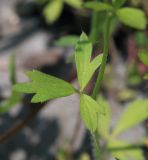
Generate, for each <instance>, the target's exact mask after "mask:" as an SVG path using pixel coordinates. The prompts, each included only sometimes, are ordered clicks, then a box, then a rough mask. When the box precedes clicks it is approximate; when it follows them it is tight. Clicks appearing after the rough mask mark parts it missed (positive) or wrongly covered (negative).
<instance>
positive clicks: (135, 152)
mask: <svg viewBox="0 0 148 160" xmlns="http://www.w3.org/2000/svg"><path fill="white" fill-rule="evenodd" d="M108 148H109V150H110V151H111V153H112V155H113V157H115V158H117V159H119V160H120V159H121V160H145V158H144V155H143V151H142V150H141V149H140V148H136V147H134V145H133V144H129V143H127V142H124V141H119V140H111V141H110V142H109V143H108Z"/></svg>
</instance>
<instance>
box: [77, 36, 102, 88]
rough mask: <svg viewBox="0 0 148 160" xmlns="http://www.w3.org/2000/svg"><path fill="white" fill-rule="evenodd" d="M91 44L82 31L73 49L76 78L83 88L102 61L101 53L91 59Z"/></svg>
mask: <svg viewBox="0 0 148 160" xmlns="http://www.w3.org/2000/svg"><path fill="white" fill-rule="evenodd" d="M91 53H92V44H91V43H90V41H89V40H88V37H87V35H86V34H85V33H82V34H81V36H80V40H79V41H78V43H77V45H76V49H75V61H76V67H77V74H78V80H79V84H80V87H81V90H83V89H84V88H85V87H86V85H87V83H88V82H89V80H90V79H91V77H92V75H93V73H94V72H95V70H96V69H97V68H98V67H99V65H100V64H101V61H102V54H101V55H99V56H97V57H96V58H95V59H94V60H92V62H91V61H90V60H91Z"/></svg>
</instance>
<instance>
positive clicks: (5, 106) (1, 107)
mask: <svg viewBox="0 0 148 160" xmlns="http://www.w3.org/2000/svg"><path fill="white" fill-rule="evenodd" d="M20 100H21V96H20V94H19V93H17V92H14V91H13V92H12V95H11V96H10V97H9V98H8V99H7V100H5V101H2V102H1V103H0V113H6V112H8V111H9V109H10V108H12V107H13V106H14V105H16V104H17V103H19V102H20Z"/></svg>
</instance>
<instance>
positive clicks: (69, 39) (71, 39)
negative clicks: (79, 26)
mask: <svg viewBox="0 0 148 160" xmlns="http://www.w3.org/2000/svg"><path fill="white" fill-rule="evenodd" d="M78 40H79V37H78V36H75V35H69V36H64V37H62V38H60V39H58V40H57V41H55V45H58V46H61V47H71V46H75V45H76V44H77V42H78Z"/></svg>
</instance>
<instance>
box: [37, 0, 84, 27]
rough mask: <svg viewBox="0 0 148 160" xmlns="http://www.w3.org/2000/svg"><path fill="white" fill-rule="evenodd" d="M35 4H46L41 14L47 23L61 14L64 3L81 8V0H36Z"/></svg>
mask: <svg viewBox="0 0 148 160" xmlns="http://www.w3.org/2000/svg"><path fill="white" fill-rule="evenodd" d="M36 2H37V4H39V5H43V4H46V5H45V7H44V9H43V15H44V16H45V19H46V21H47V22H48V23H49V24H52V23H54V22H55V21H56V20H57V19H58V18H59V17H60V15H61V13H62V11H63V7H64V4H67V5H69V6H71V7H74V8H81V4H82V0H43V1H42V0H36Z"/></svg>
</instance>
